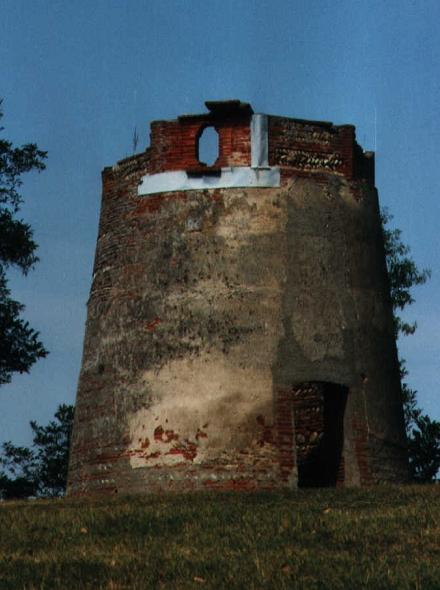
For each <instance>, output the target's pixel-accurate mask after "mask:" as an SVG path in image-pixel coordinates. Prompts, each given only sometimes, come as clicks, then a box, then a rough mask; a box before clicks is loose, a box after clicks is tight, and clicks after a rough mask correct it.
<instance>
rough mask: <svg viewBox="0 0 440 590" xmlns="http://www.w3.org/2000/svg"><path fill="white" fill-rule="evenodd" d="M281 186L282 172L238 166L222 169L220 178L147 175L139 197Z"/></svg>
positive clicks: (275, 169)
mask: <svg viewBox="0 0 440 590" xmlns="http://www.w3.org/2000/svg"><path fill="white" fill-rule="evenodd" d="M277 186H280V169H279V168H276V167H273V168H250V167H248V166H237V167H232V168H222V169H221V173H220V174H219V175H218V176H217V175H210V174H209V175H208V174H207V175H203V176H188V174H187V173H186V172H185V170H176V171H173V172H160V173H159V174H147V175H146V176H144V177H143V178H142V182H141V184H140V185H139V187H138V195H139V196H142V195H151V194H154V193H165V192H174V191H192V190H206V189H216V188H244V187H250V188H267V187H277Z"/></svg>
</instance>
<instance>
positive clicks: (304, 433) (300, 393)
mask: <svg viewBox="0 0 440 590" xmlns="http://www.w3.org/2000/svg"><path fill="white" fill-rule="evenodd" d="M347 396H348V387H346V386H344V385H338V384H335V383H328V382H322V381H315V382H309V383H301V384H299V385H297V386H295V387H294V388H293V399H292V403H293V414H294V422H295V443H296V455H297V465H298V487H334V486H336V485H340V484H342V483H343V481H344V461H343V454H342V451H343V446H344V413H345V406H346V403H347Z"/></svg>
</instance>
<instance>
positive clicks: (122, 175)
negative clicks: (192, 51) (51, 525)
mask: <svg viewBox="0 0 440 590" xmlns="http://www.w3.org/2000/svg"><path fill="white" fill-rule="evenodd" d="M206 106H207V109H208V111H207V112H206V113H203V114H200V115H182V116H180V117H178V118H177V119H176V120H172V121H155V122H154V123H152V125H151V145H150V147H149V148H147V149H146V151H145V152H143V153H141V154H138V155H135V156H132V157H130V158H127V159H125V160H122V161H120V162H118V163H117V164H116V165H115V166H112V167H110V168H106V169H105V170H104V172H103V196H102V210H101V218H100V225H99V236H98V242H97V249H96V258H95V268H94V275H93V283H92V288H91V294H90V299H89V303H88V319H87V327H86V335H85V342H84V355H83V361H82V369H81V375H80V380H79V389H78V397H77V405H76V416H75V425H74V432H73V439H72V448H71V458H70V470H69V483H68V492H69V493H70V494H82V493H92V492H105V493H114V492H121V493H155V492H161V491H167V490H173V491H184V490H199V489H218V490H231V489H247V490H256V489H274V488H294V487H296V486H333V485H341V486H351V485H368V484H374V483H377V482H400V481H404V480H405V479H406V477H407V457H406V450H405V444H404V441H405V439H404V426H403V412H402V405H401V398H400V381H399V369H398V363H397V355H396V346H395V338H394V331H393V319H392V309H391V305H390V297H389V287H388V281H387V274H386V267H385V257H384V248H383V241H382V234H381V222H380V217H379V207H378V199H377V192H376V189H375V187H374V158H373V154H371V153H368V152H364V151H363V150H362V149H361V147H360V146H359V145H358V144H357V143H356V139H355V130H354V127H353V126H351V125H338V126H336V125H333V124H331V123H326V122H316V121H304V120H300V119H293V118H286V117H278V116H272V115H264V114H255V113H254V112H253V110H252V107H251V106H250V105H249V104H247V103H242V102H240V101H238V100H230V101H222V102H207V103H206ZM207 129H210V132H211V133H214V134H215V136H216V137H217V141H218V145H217V148H218V149H217V154H216V157H215V158H214V161H213V162H211V163H210V165H207V164H206V163H204V162H203V161H202V160H203V156H202V154H199V146H201V145H202V143H203V137H204V136H205V134H206V133H207V132H208V131H207Z"/></svg>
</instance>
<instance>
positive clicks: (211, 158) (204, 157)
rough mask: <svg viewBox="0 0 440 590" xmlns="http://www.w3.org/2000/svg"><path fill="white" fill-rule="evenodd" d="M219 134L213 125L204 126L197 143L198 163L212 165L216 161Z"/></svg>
mask: <svg viewBox="0 0 440 590" xmlns="http://www.w3.org/2000/svg"><path fill="white" fill-rule="evenodd" d="M219 149H220V147H219V135H218V133H217V131H216V129H215V128H214V127H205V129H203V131H202V134H201V135H200V137H199V141H198V145H197V159H198V160H199V162H200V164H204V165H206V166H212V165H213V164H215V162H216V161H217V159H218V157H219V155H220V153H219Z"/></svg>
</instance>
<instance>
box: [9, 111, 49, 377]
mask: <svg viewBox="0 0 440 590" xmlns="http://www.w3.org/2000/svg"><path fill="white" fill-rule="evenodd" d="M2 117H3V112H2V109H1V101H0V119H1V118H2ZM3 131H4V128H3V127H1V126H0V134H1V133H3ZM46 156H47V154H46V152H44V151H42V150H39V149H38V147H37V145H36V144H34V143H29V144H26V145H23V146H21V147H15V146H13V144H12V143H11V142H10V141H8V140H6V139H4V138H2V137H0V385H1V384H2V383H9V381H10V380H11V376H12V374H13V373H15V372H19V373H23V372H27V371H28V370H29V368H30V367H31V365H32V364H33V363H34V362H35V361H36V360H37V359H39V358H41V357H44V356H46V354H47V351H46V350H45V348H44V346H43V344H42V343H41V342H40V340H39V335H38V332H36V331H35V330H33V329H32V328H31V327H30V326H29V324H28V322H26V321H25V320H24V319H23V318H22V317H21V313H22V311H23V309H24V306H23V305H22V304H21V303H19V302H18V301H15V300H14V299H12V298H11V292H10V290H9V288H8V283H7V278H6V271H7V270H8V268H10V267H15V268H17V269H19V270H20V271H21V272H22V273H23V274H27V272H28V271H29V270H30V269H31V268H32V267H33V266H34V264H35V263H36V262H37V260H38V258H37V256H36V254H35V252H36V249H37V244H36V243H35V242H34V240H33V232H32V228H31V227H30V225H28V224H27V223H25V222H24V221H23V220H22V219H19V218H18V217H17V215H18V213H19V211H20V206H21V204H22V202H23V199H22V196H21V194H20V192H19V191H20V187H21V186H22V184H23V181H22V175H23V174H25V173H26V172H30V171H31V170H37V171H41V170H44V168H45V164H44V160H45V159H46Z"/></svg>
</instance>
